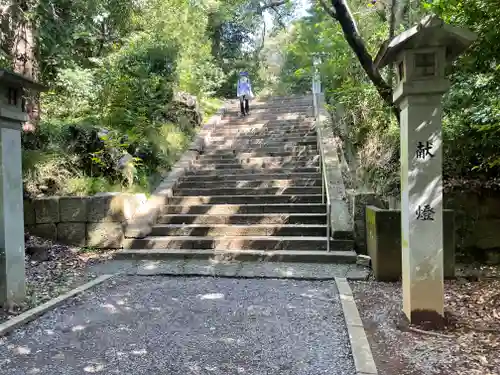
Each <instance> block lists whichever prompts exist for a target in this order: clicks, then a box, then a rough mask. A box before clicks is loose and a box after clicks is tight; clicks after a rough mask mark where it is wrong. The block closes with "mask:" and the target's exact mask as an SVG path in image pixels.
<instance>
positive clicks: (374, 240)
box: [366, 206, 455, 281]
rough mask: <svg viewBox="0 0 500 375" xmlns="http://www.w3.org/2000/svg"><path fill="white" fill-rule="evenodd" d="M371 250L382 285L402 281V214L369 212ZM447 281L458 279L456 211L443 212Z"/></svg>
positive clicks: (376, 209)
mask: <svg viewBox="0 0 500 375" xmlns="http://www.w3.org/2000/svg"><path fill="white" fill-rule="evenodd" d="M366 227H367V248H368V255H369V256H370V257H371V261H372V269H373V274H374V276H375V278H376V279H377V280H380V281H397V280H399V279H400V278H401V272H402V271H401V269H402V261H401V254H402V252H401V230H398V228H401V211H400V210H385V209H380V208H378V207H374V206H368V207H367V208H366ZM443 245H444V246H443V247H444V249H443V256H444V261H443V263H444V269H443V271H444V277H446V278H453V277H454V276H455V226H454V211H452V210H443Z"/></svg>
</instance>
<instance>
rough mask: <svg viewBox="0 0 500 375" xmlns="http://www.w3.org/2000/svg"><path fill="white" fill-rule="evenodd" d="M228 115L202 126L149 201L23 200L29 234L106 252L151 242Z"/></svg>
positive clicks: (113, 196)
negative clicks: (129, 241) (127, 243)
mask: <svg viewBox="0 0 500 375" xmlns="http://www.w3.org/2000/svg"><path fill="white" fill-rule="evenodd" d="M225 111H226V109H225V107H222V108H220V109H219V110H218V111H217V113H216V114H215V115H214V116H212V117H211V118H210V119H209V120H208V121H207V122H206V123H205V124H204V126H203V127H202V129H200V131H199V133H198V134H197V135H196V137H195V139H194V140H193V142H192V143H191V145H190V146H189V148H188V149H187V150H186V152H184V154H183V155H182V156H181V158H180V159H179V160H178V161H177V162H176V163H175V164H174V166H173V167H172V169H171V170H170V172H169V173H168V175H167V176H166V177H165V179H164V180H163V181H162V182H161V183H160V184H159V186H158V187H157V188H156V189H155V191H154V192H153V194H152V195H151V196H150V197H149V198H146V196H145V195H144V194H127V193H99V194H96V195H94V196H89V197H47V198H39V199H35V200H30V201H28V200H25V201H24V226H25V230H26V231H27V232H28V233H30V234H33V235H37V236H40V237H42V238H46V239H51V240H56V241H58V242H61V243H63V244H68V245H74V246H87V247H95V248H102V249H106V248H108V249H110V248H111V249H116V248H122V241H123V239H124V238H143V237H145V236H147V235H148V234H149V233H150V231H151V227H152V225H153V223H154V222H155V220H156V218H157V216H158V213H159V212H160V209H161V207H162V206H163V205H164V204H165V202H166V201H167V199H168V197H171V196H172V194H173V189H174V188H175V186H176V185H177V183H178V182H179V180H180V179H181V178H182V177H183V176H184V174H185V173H186V171H188V170H189V169H190V168H191V166H192V164H193V163H194V162H195V161H196V159H197V157H198V155H199V154H200V152H202V151H203V149H204V148H205V144H206V143H207V139H208V138H209V136H210V134H211V132H212V131H213V129H214V128H215V126H216V125H217V124H218V123H219V121H220V120H221V119H222V118H223V116H224V114H225Z"/></svg>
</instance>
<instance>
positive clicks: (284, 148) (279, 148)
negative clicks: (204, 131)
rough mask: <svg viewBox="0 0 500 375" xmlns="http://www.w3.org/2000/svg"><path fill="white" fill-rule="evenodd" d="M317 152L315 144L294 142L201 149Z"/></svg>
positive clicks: (235, 152) (238, 151)
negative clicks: (263, 145)
mask: <svg viewBox="0 0 500 375" xmlns="http://www.w3.org/2000/svg"><path fill="white" fill-rule="evenodd" d="M311 151H314V152H316V153H317V152H318V149H317V147H316V144H314V145H294V144H291V145H290V144H285V145H281V146H275V147H268V146H266V147H247V146H242V147H240V146H234V147H227V146H219V147H215V146H211V147H207V148H206V149H205V150H203V153H202V154H203V155H206V154H209V155H210V154H214V153H220V152H223V153H231V152H232V153H234V154H239V153H247V152H266V153H269V152H272V153H278V152H294V153H301V152H311Z"/></svg>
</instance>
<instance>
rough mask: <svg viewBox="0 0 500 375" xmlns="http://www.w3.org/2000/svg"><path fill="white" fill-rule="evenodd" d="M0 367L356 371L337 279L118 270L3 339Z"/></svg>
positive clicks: (18, 373) (302, 373)
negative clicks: (192, 275) (196, 275)
mask: <svg viewBox="0 0 500 375" xmlns="http://www.w3.org/2000/svg"><path fill="white" fill-rule="evenodd" d="M0 365H1V366H0V374H5V375H7V374H8V375H29V374H41V375H66V374H68V375H69V374H71V375H77V374H102V375H107V374H131V375H132V374H134V375H135V374H148V375H155V374H171V375H174V374H183V375H184V374H228V375H229V374H231V375H232V374H251V375H261V374H262V375H264V374H266V375H267V374H280V375H282V374H297V375H309V374H310V375H318V374H329V375H336V374H338V375H354V373H355V371H354V363H353V360H352V358H351V352H350V346H349V340H348V335H347V330H346V326H345V323H344V317H343V313H342V308H341V305H340V300H339V295H338V291H337V288H336V285H335V282H334V281H305V280H298V281H297V280H269V279H268V280H260V279H227V278H183V277H175V278H174V277H159V276H154V277H139V276H126V275H122V276H118V277H116V278H115V279H113V281H108V282H106V283H105V284H102V285H100V286H98V287H96V288H94V289H92V290H91V291H89V292H87V293H85V294H83V295H81V296H80V297H78V298H77V299H75V300H72V301H71V302H69V303H68V304H66V305H64V306H62V307H60V308H58V309H56V310H54V311H52V312H49V313H47V314H46V315H44V316H42V317H41V318H39V319H38V320H36V321H34V322H32V323H30V324H28V325H27V326H25V327H21V328H19V329H18V330H16V331H15V332H13V333H12V334H11V335H10V336H8V337H4V338H2V339H0Z"/></svg>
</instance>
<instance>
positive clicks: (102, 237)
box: [87, 222, 124, 249]
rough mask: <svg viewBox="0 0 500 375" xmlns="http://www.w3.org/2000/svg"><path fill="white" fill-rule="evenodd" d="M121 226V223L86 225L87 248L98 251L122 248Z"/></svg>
mask: <svg viewBox="0 0 500 375" xmlns="http://www.w3.org/2000/svg"><path fill="white" fill-rule="evenodd" d="M123 229H124V228H123V226H122V224H121V223H110V222H101V223H88V224H87V246H90V247H95V248H98V249H120V248H122V240H123V237H124V236H123Z"/></svg>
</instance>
